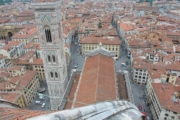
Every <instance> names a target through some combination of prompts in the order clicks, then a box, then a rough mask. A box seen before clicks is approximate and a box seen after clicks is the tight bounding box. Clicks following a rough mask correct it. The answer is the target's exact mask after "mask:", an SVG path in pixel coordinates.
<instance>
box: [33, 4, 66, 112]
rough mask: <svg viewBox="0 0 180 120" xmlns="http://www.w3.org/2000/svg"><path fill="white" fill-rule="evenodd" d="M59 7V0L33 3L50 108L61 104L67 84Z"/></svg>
mask: <svg viewBox="0 0 180 120" xmlns="http://www.w3.org/2000/svg"><path fill="white" fill-rule="evenodd" d="M60 7H61V2H60V1H56V2H49V3H48V2H42V3H33V8H34V10H35V20H36V25H37V28H38V32H39V34H38V35H39V41H40V44H41V50H42V59H43V63H44V68H45V74H46V81H47V85H48V90H49V95H50V102H51V110H57V109H58V107H60V106H61V100H62V99H63V95H64V92H65V88H66V84H67V67H66V58H65V52H64V43H63V38H62V37H63V36H62V25H61V14H60Z"/></svg>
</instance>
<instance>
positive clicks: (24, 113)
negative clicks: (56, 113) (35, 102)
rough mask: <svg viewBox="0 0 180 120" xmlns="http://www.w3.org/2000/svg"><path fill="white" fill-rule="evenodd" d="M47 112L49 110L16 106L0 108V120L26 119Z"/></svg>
mask: <svg viewBox="0 0 180 120" xmlns="http://www.w3.org/2000/svg"><path fill="white" fill-rule="evenodd" d="M48 113H51V112H49V111H38V110H28V109H17V108H0V120H26V119H27V118H31V117H35V116H39V115H43V114H48Z"/></svg>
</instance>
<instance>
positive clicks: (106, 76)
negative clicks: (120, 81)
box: [73, 54, 116, 107]
mask: <svg viewBox="0 0 180 120" xmlns="http://www.w3.org/2000/svg"><path fill="white" fill-rule="evenodd" d="M74 99H75V100H74V101H78V102H82V103H85V104H87V105H88V104H93V103H97V102H101V101H107V100H116V83H115V67H114V59H113V58H111V57H108V56H105V55H102V54H98V55H95V56H92V57H88V58H87V59H86V61H85V65H84V68H83V72H82V74H81V77H80V80H79V86H78V87H77V90H76V97H75V98H74ZM85 104H79V103H77V102H75V103H73V106H74V107H79V106H84V105H85Z"/></svg>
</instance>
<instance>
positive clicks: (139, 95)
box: [115, 47, 152, 120]
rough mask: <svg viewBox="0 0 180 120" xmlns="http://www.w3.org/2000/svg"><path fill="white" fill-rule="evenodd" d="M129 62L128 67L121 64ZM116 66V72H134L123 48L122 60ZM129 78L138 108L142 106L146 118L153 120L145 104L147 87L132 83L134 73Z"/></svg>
mask: <svg viewBox="0 0 180 120" xmlns="http://www.w3.org/2000/svg"><path fill="white" fill-rule="evenodd" d="M126 62H128V65H127V66H126V67H125V66H121V63H126ZM115 66H116V71H119V70H121V71H124V70H126V71H132V69H131V67H130V59H129V58H128V57H127V53H126V51H125V50H123V48H122V47H121V50H120V58H119V59H118V60H116V61H115ZM129 78H130V83H131V84H130V85H131V89H132V94H133V98H134V102H135V105H136V106H137V107H138V106H139V105H141V106H142V110H141V112H146V116H148V117H149V120H152V115H151V113H150V108H149V107H148V106H147V105H146V103H145V97H146V95H145V85H144V86H143V85H139V84H137V83H133V82H132V79H133V77H132V72H129Z"/></svg>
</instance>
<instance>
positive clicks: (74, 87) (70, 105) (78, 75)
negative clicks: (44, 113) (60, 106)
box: [64, 74, 80, 109]
mask: <svg viewBox="0 0 180 120" xmlns="http://www.w3.org/2000/svg"><path fill="white" fill-rule="evenodd" d="M79 78H80V74H76V76H75V77H74V82H73V84H72V87H71V91H70V93H69V95H68V96H67V97H66V98H67V99H68V100H69V101H67V102H66V105H65V107H64V109H71V107H72V101H73V99H74V95H75V94H74V93H75V92H76V89H77V85H78V82H79Z"/></svg>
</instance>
